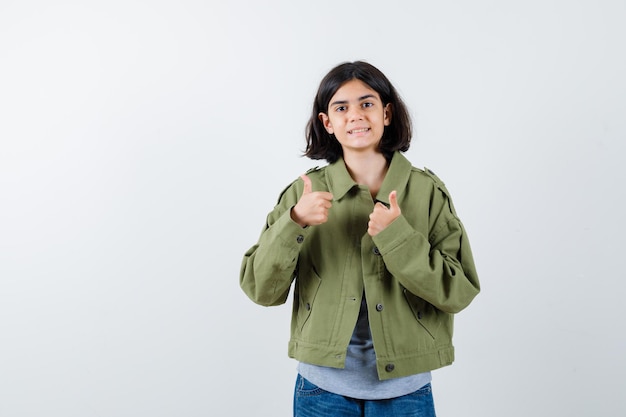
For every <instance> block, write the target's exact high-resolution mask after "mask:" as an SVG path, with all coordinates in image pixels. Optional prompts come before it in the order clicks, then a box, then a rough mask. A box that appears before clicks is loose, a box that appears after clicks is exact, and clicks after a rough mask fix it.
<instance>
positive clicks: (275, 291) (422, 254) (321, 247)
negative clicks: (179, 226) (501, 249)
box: [240, 153, 480, 380]
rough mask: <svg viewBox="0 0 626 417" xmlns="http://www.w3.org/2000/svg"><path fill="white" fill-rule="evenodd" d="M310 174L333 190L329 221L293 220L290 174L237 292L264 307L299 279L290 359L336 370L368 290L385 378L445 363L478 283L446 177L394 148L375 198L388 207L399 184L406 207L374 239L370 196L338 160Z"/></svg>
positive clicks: (318, 185) (294, 190) (295, 192)
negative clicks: (304, 223) (457, 320)
mask: <svg viewBox="0 0 626 417" xmlns="http://www.w3.org/2000/svg"><path fill="white" fill-rule="evenodd" d="M308 176H309V178H310V179H311V181H312V185H313V191H329V192H331V193H332V194H333V202H332V207H331V209H330V210H329V215H328V221H327V222H326V223H324V224H323V225H320V226H311V227H306V228H301V227H300V226H299V225H298V224H296V223H295V222H294V221H293V220H292V219H291V216H290V209H291V208H292V207H293V206H294V205H295V204H296V202H297V201H298V199H299V197H300V195H301V194H302V188H303V182H302V181H300V180H297V181H294V182H293V183H292V184H291V185H289V186H288V187H287V188H286V189H285V190H284V191H283V193H282V194H281V195H280V199H279V201H278V204H277V205H276V207H275V208H274V210H272V212H270V213H269V215H268V216H267V224H266V225H265V227H264V229H263V231H262V233H261V236H260V238H259V241H258V243H257V244H256V245H254V246H253V247H252V248H250V249H249V250H248V251H247V252H246V254H245V256H244V259H243V262H242V265H241V273H240V284H241V287H242V289H243V291H244V292H245V293H246V294H247V295H248V296H249V297H250V298H251V299H252V300H253V301H254V302H256V303H258V304H261V305H265V306H271V305H278V304H283V303H285V301H286V299H287V296H288V294H289V290H290V288H291V285H292V282H293V281H294V279H295V286H294V295H293V313H292V321H291V340H290V342H289V356H290V357H292V358H295V359H297V360H299V361H301V362H306V363H311V364H315V365H322V366H329V367H336V368H342V367H343V366H344V361H345V357H346V350H347V347H348V343H349V342H350V338H351V336H352V332H353V330H354V326H355V324H356V320H357V316H358V314H359V307H360V302H361V297H362V295H363V293H365V297H366V300H367V305H368V311H369V323H370V328H371V332H372V338H373V341H374V349H375V351H376V358H377V369H378V376H379V378H380V379H381V380H382V379H390V378H396V377H401V376H407V375H412V374H416V373H420V372H425V371H430V370H433V369H436V368H440V367H442V366H445V365H449V364H451V363H452V362H453V360H454V348H453V346H452V330H453V314H454V313H457V312H459V311H461V310H462V309H463V308H465V307H466V306H467V305H468V304H469V303H470V302H471V301H472V299H473V298H474V297H475V296H476V295H477V294H478V292H479V290H480V285H479V282H478V276H477V274H476V270H475V267H474V260H473V258H472V252H471V249H470V245H469V241H468V239H467V234H466V233H465V230H464V228H463V226H462V224H461V221H460V220H459V218H458V217H457V215H456V212H455V210H454V207H453V205H452V202H451V200H450V196H449V193H448V191H447V190H446V188H445V186H444V184H443V183H442V182H441V181H440V180H439V179H438V178H437V177H435V176H434V174H433V173H432V172H430V171H428V170H427V171H422V170H420V169H416V168H413V167H412V166H411V163H410V162H409V161H408V160H407V159H406V158H405V157H404V156H403V155H402V154H400V153H396V154H395V155H394V156H393V159H392V162H391V164H390V166H389V170H388V172H387V175H386V177H385V180H384V182H383V184H382V187H381V189H380V192H379V193H378V195H377V197H376V200H378V201H381V202H383V203H385V204H388V203H389V200H388V199H389V193H390V192H391V191H392V190H396V191H397V193H398V204H399V206H400V209H401V211H402V214H401V216H400V217H398V218H397V219H396V220H395V221H394V222H393V223H392V224H391V225H389V226H388V227H387V228H386V229H384V230H383V231H382V232H380V233H379V234H378V235H376V236H375V237H374V238H372V237H371V236H370V235H368V234H367V223H368V220H369V215H370V213H371V212H372V210H373V209H374V201H373V200H372V197H371V194H370V192H369V190H368V189H367V187H365V186H360V185H358V184H356V183H355V182H354V180H352V178H351V177H350V175H349V174H348V171H347V170H346V167H345V164H344V162H343V160H342V159H340V160H339V161H337V162H335V163H333V164H330V165H328V166H326V167H323V168H319V169H315V170H311V171H309V173H308Z"/></svg>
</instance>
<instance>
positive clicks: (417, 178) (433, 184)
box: [410, 167, 451, 198]
mask: <svg viewBox="0 0 626 417" xmlns="http://www.w3.org/2000/svg"><path fill="white" fill-rule="evenodd" d="M410 181H412V182H415V183H417V184H416V185H418V186H421V187H425V186H428V187H429V188H432V189H433V190H439V191H440V192H441V193H443V194H444V195H445V197H447V198H450V197H451V196H450V192H449V191H448V188H447V187H446V184H445V183H444V182H443V180H442V179H441V178H440V177H439V176H438V175H437V174H435V172H434V171H433V170H432V169H430V168H427V167H424V168H423V169H420V168H416V167H411V179H410Z"/></svg>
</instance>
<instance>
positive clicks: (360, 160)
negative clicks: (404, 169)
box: [343, 152, 387, 197]
mask: <svg viewBox="0 0 626 417" xmlns="http://www.w3.org/2000/svg"><path fill="white" fill-rule="evenodd" d="M343 160H344V162H345V164H346V168H347V169H348V172H349V173H350V176H351V177H352V179H353V180H354V181H356V183H357V184H360V185H366V186H367V187H368V188H369V189H370V193H371V194H372V197H376V194H377V193H378V190H380V187H381V185H382V183H383V180H384V179H385V174H387V160H386V159H385V156H384V155H383V154H382V153H380V152H373V153H366V154H347V155H346V154H344V158H343Z"/></svg>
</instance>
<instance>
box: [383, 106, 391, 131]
mask: <svg viewBox="0 0 626 417" xmlns="http://www.w3.org/2000/svg"><path fill="white" fill-rule="evenodd" d="M391 110H392V107H391V103H387V105H386V106H385V109H384V110H383V117H384V119H383V120H384V123H385V126H389V125H390V124H391V115H392V111H391Z"/></svg>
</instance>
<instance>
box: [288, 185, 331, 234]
mask: <svg viewBox="0 0 626 417" xmlns="http://www.w3.org/2000/svg"><path fill="white" fill-rule="evenodd" d="M300 178H301V179H302V181H303V182H304V189H303V190H302V195H301V196H300V199H299V200H298V203H297V204H296V205H295V206H294V207H293V208H292V209H291V218H292V219H293V221H294V222H296V223H298V224H299V225H300V226H301V227H306V226H317V225H320V224H323V223H326V222H327V221H328V210H329V209H330V208H331V207H332V200H333V195H332V194H331V193H329V192H326V191H313V186H312V185H311V179H310V178H309V177H308V176H307V175H306V174H302V175H300Z"/></svg>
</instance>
